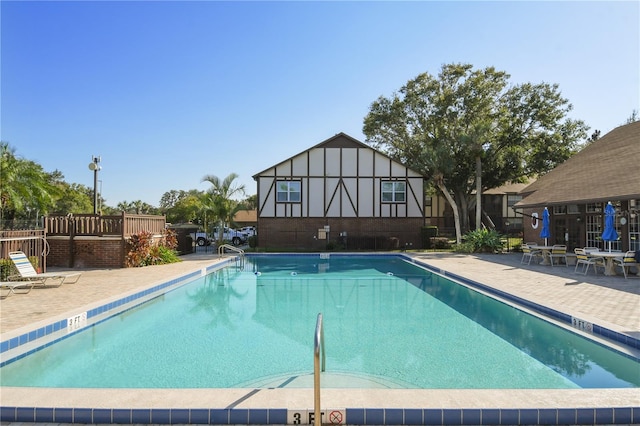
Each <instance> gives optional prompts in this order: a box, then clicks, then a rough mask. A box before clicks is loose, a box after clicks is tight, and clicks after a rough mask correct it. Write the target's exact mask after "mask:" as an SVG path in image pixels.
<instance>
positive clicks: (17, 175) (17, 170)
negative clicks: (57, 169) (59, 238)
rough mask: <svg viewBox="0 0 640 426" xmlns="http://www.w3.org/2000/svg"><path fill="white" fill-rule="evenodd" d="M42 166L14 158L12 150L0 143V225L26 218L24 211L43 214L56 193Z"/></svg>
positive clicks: (6, 144)
mask: <svg viewBox="0 0 640 426" xmlns="http://www.w3.org/2000/svg"><path fill="white" fill-rule="evenodd" d="M52 176H55V173H54V174H52V175H50V174H48V173H46V172H45V171H44V170H43V169H42V166H40V165H39V164H37V163H34V162H33V161H29V160H24V159H22V158H19V157H17V156H16V155H15V149H13V148H11V147H10V146H9V144H8V143H6V142H0V222H1V221H3V220H7V219H14V218H15V217H16V216H18V217H20V216H26V215H27V213H26V212H27V211H29V210H30V211H39V212H40V214H45V213H47V212H48V210H49V209H50V208H51V206H52V205H53V202H54V195H56V194H57V193H58V192H59V190H58V188H57V187H56V186H55V185H54V183H53V182H52V179H53V178H52Z"/></svg>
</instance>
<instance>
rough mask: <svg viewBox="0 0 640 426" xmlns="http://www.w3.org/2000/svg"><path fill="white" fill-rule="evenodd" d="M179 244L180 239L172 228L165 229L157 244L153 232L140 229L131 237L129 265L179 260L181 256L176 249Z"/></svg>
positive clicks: (157, 263)
mask: <svg viewBox="0 0 640 426" xmlns="http://www.w3.org/2000/svg"><path fill="white" fill-rule="evenodd" d="M177 246H178V239H177V238H176V233H175V232H174V231H172V230H167V231H165V232H164V233H163V234H162V238H160V240H159V241H158V243H157V244H154V241H153V234H152V233H151V232H148V231H140V232H138V233H137V234H133V235H131V238H130V239H129V252H128V253H127V259H126V263H127V266H129V267H140V266H149V265H163V264H166V263H175V262H179V261H180V258H179V257H178V254H177V253H176V251H175V249H176V247H177Z"/></svg>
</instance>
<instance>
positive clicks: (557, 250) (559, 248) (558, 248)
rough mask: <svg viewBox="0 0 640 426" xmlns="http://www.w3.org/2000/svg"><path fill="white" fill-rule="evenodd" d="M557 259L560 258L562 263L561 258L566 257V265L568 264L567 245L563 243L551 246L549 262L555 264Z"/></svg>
mask: <svg viewBox="0 0 640 426" xmlns="http://www.w3.org/2000/svg"><path fill="white" fill-rule="evenodd" d="M555 259H558V265H559V264H560V259H564V266H567V246H565V245H563V244H554V246H553V247H552V248H551V252H550V253H549V262H551V266H553V264H554V260H555Z"/></svg>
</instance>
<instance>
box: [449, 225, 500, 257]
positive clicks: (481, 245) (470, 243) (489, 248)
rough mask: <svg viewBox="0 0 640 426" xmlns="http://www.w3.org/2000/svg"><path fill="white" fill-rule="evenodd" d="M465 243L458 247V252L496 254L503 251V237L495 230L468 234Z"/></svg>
mask: <svg viewBox="0 0 640 426" xmlns="http://www.w3.org/2000/svg"><path fill="white" fill-rule="evenodd" d="M464 241H465V242H464V243H463V244H459V245H458V246H457V247H456V251H458V249H460V251H464V252H465V253H494V252H497V251H501V250H502V247H503V245H502V235H501V234H500V233H498V232H497V231H495V230H493V229H476V230H474V231H470V232H467V233H466V234H465V236H464Z"/></svg>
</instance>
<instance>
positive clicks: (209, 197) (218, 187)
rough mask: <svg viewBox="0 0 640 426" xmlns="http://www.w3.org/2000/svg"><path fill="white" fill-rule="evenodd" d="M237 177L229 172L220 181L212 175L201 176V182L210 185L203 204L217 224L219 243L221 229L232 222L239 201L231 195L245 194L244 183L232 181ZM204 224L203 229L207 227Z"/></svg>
mask: <svg viewBox="0 0 640 426" xmlns="http://www.w3.org/2000/svg"><path fill="white" fill-rule="evenodd" d="M237 177H238V175H237V174H235V173H231V174H230V175H229V176H227V177H226V178H224V180H222V181H221V180H220V178H218V177H217V176H214V175H206V176H205V177H203V178H202V182H209V183H210V184H211V185H212V187H211V188H210V189H209V190H208V191H206V193H205V194H204V196H203V205H204V206H205V210H206V212H209V213H210V216H211V217H212V218H213V221H214V222H215V223H216V224H217V226H218V229H219V231H220V232H218V243H219V244H220V243H222V238H223V235H222V234H223V232H222V231H223V230H224V228H225V226H226V225H227V224H231V223H233V216H234V215H235V213H236V212H237V211H238V204H239V203H238V201H236V200H234V199H233V197H237V196H244V194H245V192H244V185H239V186H238V185H235V184H234V182H233V181H234V180H236V178H237ZM206 225H207V224H206V223H205V229H207V228H206Z"/></svg>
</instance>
